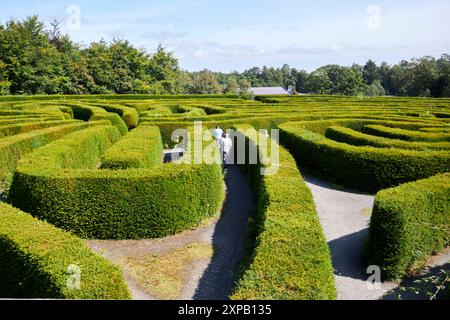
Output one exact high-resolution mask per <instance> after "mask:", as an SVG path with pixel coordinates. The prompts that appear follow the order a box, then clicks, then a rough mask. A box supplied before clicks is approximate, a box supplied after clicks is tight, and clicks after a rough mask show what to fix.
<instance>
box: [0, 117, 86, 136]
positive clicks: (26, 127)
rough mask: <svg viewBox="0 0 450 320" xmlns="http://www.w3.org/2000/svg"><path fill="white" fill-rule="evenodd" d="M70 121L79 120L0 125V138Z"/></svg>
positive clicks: (69, 121) (69, 122)
mask: <svg viewBox="0 0 450 320" xmlns="http://www.w3.org/2000/svg"><path fill="white" fill-rule="evenodd" d="M71 123H79V121H76V120H62V121H42V122H31V123H19V124H10V125H6V126H0V138H3V137H7V136H13V135H16V134H20V133H25V132H30V131H33V130H39V129H44V128H50V127H56V126H60V125H65V124H71Z"/></svg>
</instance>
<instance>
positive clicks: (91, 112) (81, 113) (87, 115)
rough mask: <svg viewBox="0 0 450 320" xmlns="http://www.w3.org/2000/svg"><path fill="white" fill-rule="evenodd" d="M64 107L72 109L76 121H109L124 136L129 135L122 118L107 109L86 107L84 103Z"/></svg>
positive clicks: (69, 104) (68, 104) (66, 104)
mask: <svg viewBox="0 0 450 320" xmlns="http://www.w3.org/2000/svg"><path fill="white" fill-rule="evenodd" d="M63 105H64V106H67V107H70V108H71V109H72V112H73V116H74V118H75V119H80V120H83V121H98V120H108V121H110V122H111V124H112V125H113V126H115V127H117V129H119V131H120V133H121V134H122V135H125V134H127V132H128V127H127V125H126V124H125V122H124V121H123V120H122V118H121V117H120V116H119V115H118V114H117V113H113V112H107V111H106V110H105V109H103V108H101V107H96V106H90V105H85V104H82V103H63Z"/></svg>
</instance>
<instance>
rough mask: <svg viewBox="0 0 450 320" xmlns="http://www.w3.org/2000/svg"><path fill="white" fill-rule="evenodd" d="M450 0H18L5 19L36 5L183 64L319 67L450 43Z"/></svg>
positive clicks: (394, 57)
mask: <svg viewBox="0 0 450 320" xmlns="http://www.w3.org/2000/svg"><path fill="white" fill-rule="evenodd" d="M449 13H450V1H448V0H429V1H417V0H416V1H411V0H409V1H406V0H395V1H393V0H392V1H383V0H373V1H364V0H362V1H361V0H341V1H325V0H315V1H302V0H258V1H257V0H248V1H243V0H240V1H238V0H164V1H163V0H157V1H156V0H146V1H145V0H127V1H113V0H109V1H106V0H95V1H92V0H91V1H88V0H78V1H77V0H71V1H65V0H58V1H56V0H54V1H50V0H40V1H35V0H15V1H1V2H0V23H2V24H4V23H5V22H6V21H7V20H9V19H10V18H15V19H19V20H21V19H23V18H25V17H27V16H30V15H34V14H37V15H38V16H39V17H40V19H41V20H42V21H43V22H45V23H46V25H48V26H49V24H50V22H51V21H52V20H53V19H57V20H59V21H61V29H62V31H63V32H64V33H67V34H69V35H70V37H71V38H72V39H73V40H74V41H76V42H79V43H81V44H83V45H88V44H89V43H90V42H93V41H99V40H100V39H104V40H106V41H111V40H113V39H114V38H116V39H126V40H129V41H130V42H131V43H132V44H133V45H135V46H137V47H142V48H144V49H146V50H147V51H148V52H153V51H154V50H155V49H156V47H157V45H158V43H162V44H163V45H164V46H165V47H166V48H168V49H170V50H172V51H173V52H174V53H175V55H176V56H177V57H178V59H179V61H180V65H181V67H182V68H183V69H187V70H190V71H196V70H201V69H204V68H208V69H211V70H214V71H223V72H230V71H233V70H238V71H242V70H244V69H248V68H250V67H253V66H263V65H267V66H273V67H281V66H282V65H283V64H284V63H287V64H289V65H290V66H292V67H295V68H298V69H306V70H307V71H312V70H314V69H315V68H317V67H319V66H322V65H325V64H341V65H351V64H352V63H353V62H356V63H360V64H363V63H364V62H365V61H367V60H368V59H373V60H375V61H377V62H381V61H387V62H388V63H391V64H392V63H398V62H399V61H400V60H402V59H406V60H409V59H410V58H413V57H420V56H424V55H431V56H435V57H437V56H439V55H441V54H443V53H450V32H449V30H450V19H449V18H448V17H449Z"/></svg>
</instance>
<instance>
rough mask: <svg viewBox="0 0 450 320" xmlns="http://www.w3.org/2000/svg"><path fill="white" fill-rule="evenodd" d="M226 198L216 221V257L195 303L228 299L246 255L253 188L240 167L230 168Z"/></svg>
mask: <svg viewBox="0 0 450 320" xmlns="http://www.w3.org/2000/svg"><path fill="white" fill-rule="evenodd" d="M225 182H226V185H227V198H226V201H225V204H224V207H223V210H222V214H221V217H220V219H219V221H218V222H217V224H216V226H215V229H214V234H213V239H212V241H213V245H214V255H213V257H212V260H211V262H210V264H209V265H208V267H207V269H206V270H205V272H204V273H203V275H202V278H201V279H200V281H199V284H198V287H197V289H196V292H195V294H194V300H226V299H228V297H229V295H230V294H231V293H232V290H233V288H234V280H235V279H234V278H235V270H236V267H237V266H238V264H239V262H241V260H242V259H243V255H244V240H245V236H246V227H247V222H248V218H249V216H250V214H251V213H252V210H253V196H252V191H251V188H250V186H249V184H248V182H247V180H246V179H245V177H244V175H243V174H242V172H241V171H240V169H239V167H238V166H237V165H230V166H228V168H227V174H226V179H225Z"/></svg>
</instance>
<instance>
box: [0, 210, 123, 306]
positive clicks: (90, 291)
mask: <svg viewBox="0 0 450 320" xmlns="http://www.w3.org/2000/svg"><path fill="white" fill-rule="evenodd" d="M70 265H76V266H78V267H79V268H80V271H81V274H80V288H79V289H76V288H74V289H70V288H69V287H68V286H67V283H68V280H69V277H70V276H71V275H70V274H69V273H68V268H69V266H70ZM0 297H1V298H58V299H130V298H131V295H130V292H129V291H128V287H127V285H126V283H125V280H124V278H123V276H122V273H121V271H120V270H119V269H118V268H117V267H115V266H113V265H112V264H111V263H110V262H108V261H107V260H106V259H104V258H102V257H100V256H99V255H97V254H95V253H93V252H92V251H91V250H90V249H89V248H88V247H87V246H86V245H85V244H84V242H83V241H82V240H80V239H78V238H77V237H75V236H73V235H71V234H70V233H68V232H65V231H62V230H59V229H57V228H55V227H53V226H51V225H49V224H47V223H45V222H43V221H39V220H37V219H35V218H33V217H32V216H30V215H29V214H27V213H24V212H21V211H20V210H18V209H15V208H13V207H11V206H9V205H7V204H5V203H1V202H0Z"/></svg>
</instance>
